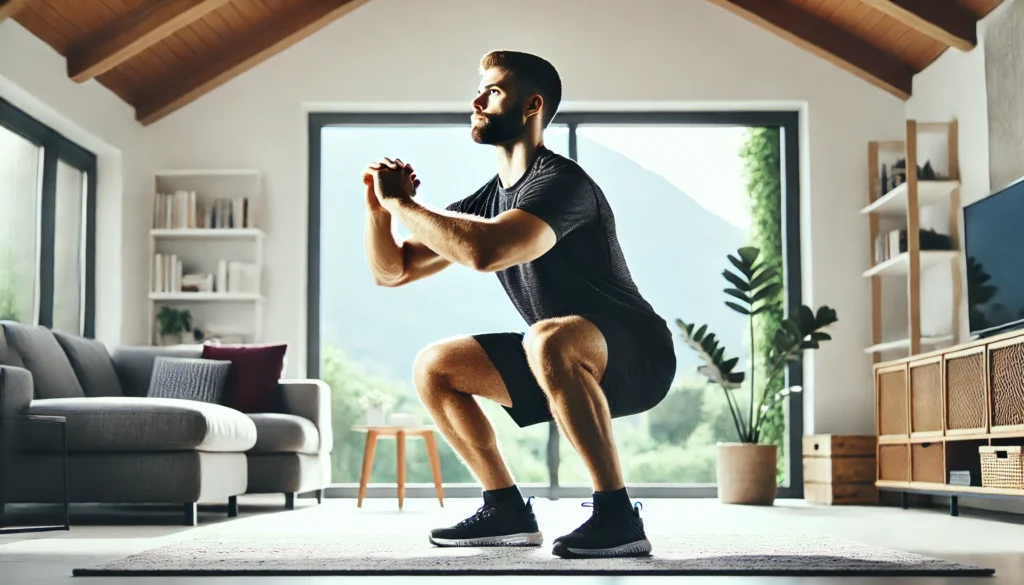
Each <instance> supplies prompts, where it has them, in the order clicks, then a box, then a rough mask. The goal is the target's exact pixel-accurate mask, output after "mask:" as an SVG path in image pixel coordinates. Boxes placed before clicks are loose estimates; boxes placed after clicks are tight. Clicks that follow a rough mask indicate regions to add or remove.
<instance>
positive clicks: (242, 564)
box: [74, 534, 994, 576]
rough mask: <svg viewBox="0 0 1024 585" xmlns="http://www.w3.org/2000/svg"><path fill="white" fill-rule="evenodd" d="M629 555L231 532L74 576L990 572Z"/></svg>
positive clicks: (872, 554)
mask: <svg viewBox="0 0 1024 585" xmlns="http://www.w3.org/2000/svg"><path fill="white" fill-rule="evenodd" d="M651 540H652V543H653V544H654V553H653V554H652V555H651V556H648V557H643V558H632V559H587V560H566V559H560V558H558V557H555V556H552V554H551V547H550V545H548V544H545V545H544V546H542V547H538V548H437V547H434V546H433V545H431V544H430V543H429V542H426V538H424V537H423V536H407V537H387V536H381V535H375V536H367V537H354V536H351V535H345V536H342V535H330V534H278V535H253V534H251V535H234V534H222V535H212V536H204V537H199V538H193V539H183V540H180V541H177V542H173V543H170V544H168V545H165V546H162V547H159V548H154V549H152V550H147V551H144V552H142V553H139V554H136V555H132V556H129V557H126V558H123V559H120V560H117V561H114V562H111V563H107V564H105V565H101V566H98V567H93V568H79V569H75V570H74V575H75V576H93V575H104V576H128V575H133V576H172V575H173V576H204V575H205V576H226V575H245V576H265V575H301V576H316V575H352V576H355V575H382V576H383V575H451V576H458V575H625V574H632V575H722V576H726V575H743V576H746V575H798V576H851V575H860V576H979V575H991V574H993V573H994V570H992V569H984V568H981V567H974V566H969V565H962V564H958V563H953V562H949V561H944V560H940V559H934V558H929V557H925V556H921V555H917V554H912V553H906V552H901V551H897V550H891V549H886V548H880V547H875V546H869V545H865V544H861V543H857V542H852V541H849V540H844V539H838V538H833V537H830V536H822V535H689V536H666V537H657V536H654V537H652V539H651Z"/></svg>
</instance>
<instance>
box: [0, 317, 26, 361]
mask: <svg viewBox="0 0 1024 585" xmlns="http://www.w3.org/2000/svg"><path fill="white" fill-rule="evenodd" d="M0 366H13V367H15V368H24V367H25V362H23V361H21V356H20V355H18V352H17V351H15V350H14V348H13V347H11V345H10V344H8V343H7V340H6V338H5V337H4V328H3V322H2V321H0Z"/></svg>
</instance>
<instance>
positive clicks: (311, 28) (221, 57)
mask: <svg viewBox="0 0 1024 585" xmlns="http://www.w3.org/2000/svg"><path fill="white" fill-rule="evenodd" d="M368 1H369V0H0V20H3V19H4V18H7V17H11V18H14V20H16V21H17V22H18V23H20V24H21V25H22V26H24V27H25V28H26V29H28V30H29V31H31V32H32V34H34V35H36V36H37V37H39V38H40V39H42V40H43V41H44V42H46V43H47V44H49V45H50V46H51V47H53V48H54V49H55V50H56V51H58V52H59V53H60V54H62V55H64V56H65V57H66V59H67V73H68V77H70V78H71V79H73V80H75V81H76V82H79V83H81V82H83V81H86V80H89V79H93V78H95V79H96V80H97V81H99V82H100V83H102V84H103V85H105V86H106V87H108V88H110V90H111V91H113V92H114V93H115V94H117V95H118V96H120V97H121V99H123V100H124V101H125V102H127V103H129V104H131V105H132V107H134V108H135V112H136V118H137V119H138V120H139V121H140V122H141V123H143V124H150V123H152V122H154V121H156V120H159V119H160V118H162V117H164V116H166V115H167V114H169V113H171V112H173V111H175V110H177V109H179V108H181V107H183V106H185V105H186V104H188V103H190V102H192V101H194V100H196V99H198V98H199V97H201V96H202V95H203V94H205V93H207V92H209V91H210V90H212V89H214V88H215V87H217V86H219V85H221V84H223V83H225V82H227V81H228V80H230V79H231V78H233V77H235V76H236V75H238V74H240V73H242V72H243V71H246V70H248V69H250V68H252V67H253V66H255V65H257V64H258V63H260V62H262V61H264V60H266V59H268V58H271V57H272V56H274V55H275V54H277V53H279V52H280V51H283V50H285V49H287V48H288V47H290V46H292V45H294V44H295V43H296V42H298V41H299V40H301V39H303V38H305V37H307V36H309V35H311V34H313V33H314V32H316V31H318V30H320V29H321V28H323V27H324V26H326V25H327V24H329V23H330V22H332V21H334V20H336V19H338V18H341V17H342V16H344V15H345V14H347V13H348V12H350V11H352V10H353V9H355V8H356V7H358V6H360V5H362V4H365V3H366V2H368ZM419 1H422V2H426V1H427V0H419ZM552 1H557V0H552ZM706 1H708V2H711V3H712V4H715V5H718V6H720V7H722V8H723V9H726V10H728V11H730V12H732V13H734V14H736V15H738V16H740V17H742V18H745V19H747V20H749V21H751V22H754V23H756V24H758V25H759V26H761V27H763V28H765V29H767V30H769V31H771V32H773V33H775V34H777V35H779V36H781V37H782V38H785V39H787V40H789V41H790V42H793V43H795V44H796V45H798V46H800V47H802V48H804V49H806V50H808V51H810V52H811V53H813V54H815V55H818V56H819V57H821V58H823V59H826V60H828V61H830V62H832V63H834V64H835V65H837V66H839V67H842V68H843V69H845V70H847V71H849V72H851V73H852V74H854V75H857V76H859V77H860V78H862V79H864V80H866V81H868V82H870V83H872V84H874V85H876V86H878V87H880V88H882V89H883V90H885V91H888V92H890V93H892V94H893V95H896V96H897V97H899V98H901V99H906V98H908V97H909V96H910V94H911V90H912V80H913V77H914V75H915V74H917V73H919V72H921V71H922V70H924V69H925V68H926V67H927V66H928V65H929V64H930V63H932V61H934V60H935V59H936V58H937V57H938V56H939V55H941V54H942V53H943V52H944V51H946V50H957V51H970V50H972V49H973V48H974V46H975V45H976V44H977V33H976V31H977V22H978V20H980V19H981V18H982V17H984V16H985V15H986V14H988V13H989V12H991V11H992V10H993V9H995V8H996V7H997V6H998V5H999V4H1000V3H1001V2H1002V1H1003V0H706Z"/></svg>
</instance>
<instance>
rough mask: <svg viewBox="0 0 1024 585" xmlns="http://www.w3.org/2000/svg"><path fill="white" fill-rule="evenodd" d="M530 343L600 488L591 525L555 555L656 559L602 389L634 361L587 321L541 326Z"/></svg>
mask: <svg viewBox="0 0 1024 585" xmlns="http://www.w3.org/2000/svg"><path fill="white" fill-rule="evenodd" d="M606 326H608V327H609V329H607V331H608V332H609V333H612V334H614V335H616V336H619V338H618V339H616V341H617V342H620V341H622V340H623V339H624V337H623V336H624V335H626V334H625V333H624V331H622V330H620V329H619V328H617V327H614V328H613V327H612V326H611V325H610V324H606ZM523 343H524V345H525V348H526V355H527V358H528V362H529V365H530V368H531V370H532V371H533V374H534V376H535V377H536V378H537V381H538V383H539V384H540V387H541V388H542V389H543V391H544V393H545V394H546V395H547V397H548V403H549V407H550V410H551V413H552V415H554V418H555V421H556V422H557V424H558V427H559V429H561V431H562V434H563V435H565V436H566V438H568V439H569V442H570V443H571V444H572V446H573V447H574V448H575V450H576V452H577V453H579V455H580V457H581V458H582V459H583V462H584V464H585V465H586V467H587V469H588V470H589V472H590V476H591V479H592V481H593V484H594V512H593V515H592V516H591V519H590V520H588V521H587V522H585V523H584V524H583V525H582V526H580V527H579V528H577V529H576V530H575V531H573V532H572V533H570V534H567V535H565V536H562V537H559V538H557V539H555V542H554V548H553V551H552V552H553V553H554V554H556V555H558V556H561V557H567V558H579V557H583V558H586V557H616V556H642V555H647V554H650V552H651V543H650V541H648V540H647V536H646V534H645V532H644V528H643V521H642V520H641V519H640V517H639V514H638V513H637V512H636V511H635V510H634V509H633V508H632V505H631V502H630V500H629V496H628V494H627V493H626V489H625V484H624V482H623V479H622V471H621V469H620V467H619V457H618V452H617V449H616V447H615V441H614V439H613V437H612V418H611V411H610V409H609V405H608V400H607V398H606V395H605V389H604V388H603V387H602V380H604V378H605V372H606V370H607V368H608V364H609V359H615V358H618V359H623V358H624V357H626V356H619V355H615V356H612V355H610V352H609V346H610V345H611V344H610V343H608V340H606V338H605V336H604V334H603V333H602V331H601V329H600V328H598V327H597V326H596V325H595V324H594V323H593V322H591V321H588V320H587V319H584V318H582V317H562V318H557V319H548V320H545V321H541V322H539V323H536V324H535V325H534V326H532V327H531V328H530V331H529V332H528V333H527V334H526V338H525V339H524V342H523ZM643 383H644V381H642V380H638V381H637V384H643Z"/></svg>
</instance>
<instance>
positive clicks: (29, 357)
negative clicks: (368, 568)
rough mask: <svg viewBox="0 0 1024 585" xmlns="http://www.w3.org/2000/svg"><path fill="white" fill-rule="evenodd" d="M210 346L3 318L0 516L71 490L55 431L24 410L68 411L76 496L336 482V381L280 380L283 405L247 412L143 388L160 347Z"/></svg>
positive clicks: (316, 488)
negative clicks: (140, 342)
mask: <svg viewBox="0 0 1024 585" xmlns="http://www.w3.org/2000/svg"><path fill="white" fill-rule="evenodd" d="M201 355H202V346H179V347H149V346H134V347H120V348H117V349H116V350H115V351H114V352H113V355H111V354H110V353H108V352H107V349H106V347H105V346H104V345H103V344H102V343H100V342H98V341H96V340H91V339H85V338H82V337H77V336H71V335H67V334H63V333H60V332H55V331H51V330H50V329H47V328H45V327H39V326H28V325H21V324H17V323H13V322H10V321H0V433H3V442H2V444H3V445H4V449H3V451H2V452H0V515H2V514H3V505H4V504H5V503H43V502H45V503H54V502H61V501H63V483H62V482H61V479H60V473H59V470H60V467H59V463H60V462H61V458H62V453H63V444H61V442H60V441H59V434H58V433H54V432H52V430H46V429H43V428H39V427H38V426H36V425H32V424H30V423H28V424H26V423H24V422H23V416H24V415H51V416H62V417H66V419H67V423H66V433H67V435H66V436H67V449H68V476H69V484H68V490H69V496H70V501H71V502H73V503H84V502H90V503H174V504H180V505H181V506H182V511H183V520H184V523H185V524H186V525H195V524H196V522H197V513H196V512H197V507H196V506H197V503H198V502H212V501H218V500H221V501H225V500H226V501H227V503H228V514H229V515H231V516H234V515H237V513H238V500H237V496H238V495H240V494H253V493H282V494H284V495H285V506H286V507H287V508H289V509H292V508H294V506H295V497H296V495H297V494H299V493H305V492H315V493H316V496H317V501H318V502H321V501H322V497H323V489H324V488H325V487H327V486H328V485H329V484H330V481H331V477H330V473H331V462H330V452H331V447H332V444H333V438H332V433H331V412H330V404H331V401H330V390H329V388H328V387H327V385H326V384H324V383H323V382H322V381H320V380H281V381H280V382H279V385H278V391H279V392H280V395H279V396H278V397H277V398H278V399H279V400H278V401H277V402H278V404H280V405H281V407H280V408H278V409H277V410H279V412H268V413H260V414H244V413H242V412H239V411H237V410H234V409H232V408H228V407H227V406H222V405H220V404H211V403H206V402H199V401H194V400H182V399H173V398H150V397H147V396H146V394H147V391H148V388H149V382H150V377H151V374H152V371H153V366H154V361H155V360H156V358H157V357H158V356H174V357H189V358H198V357H201Z"/></svg>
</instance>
